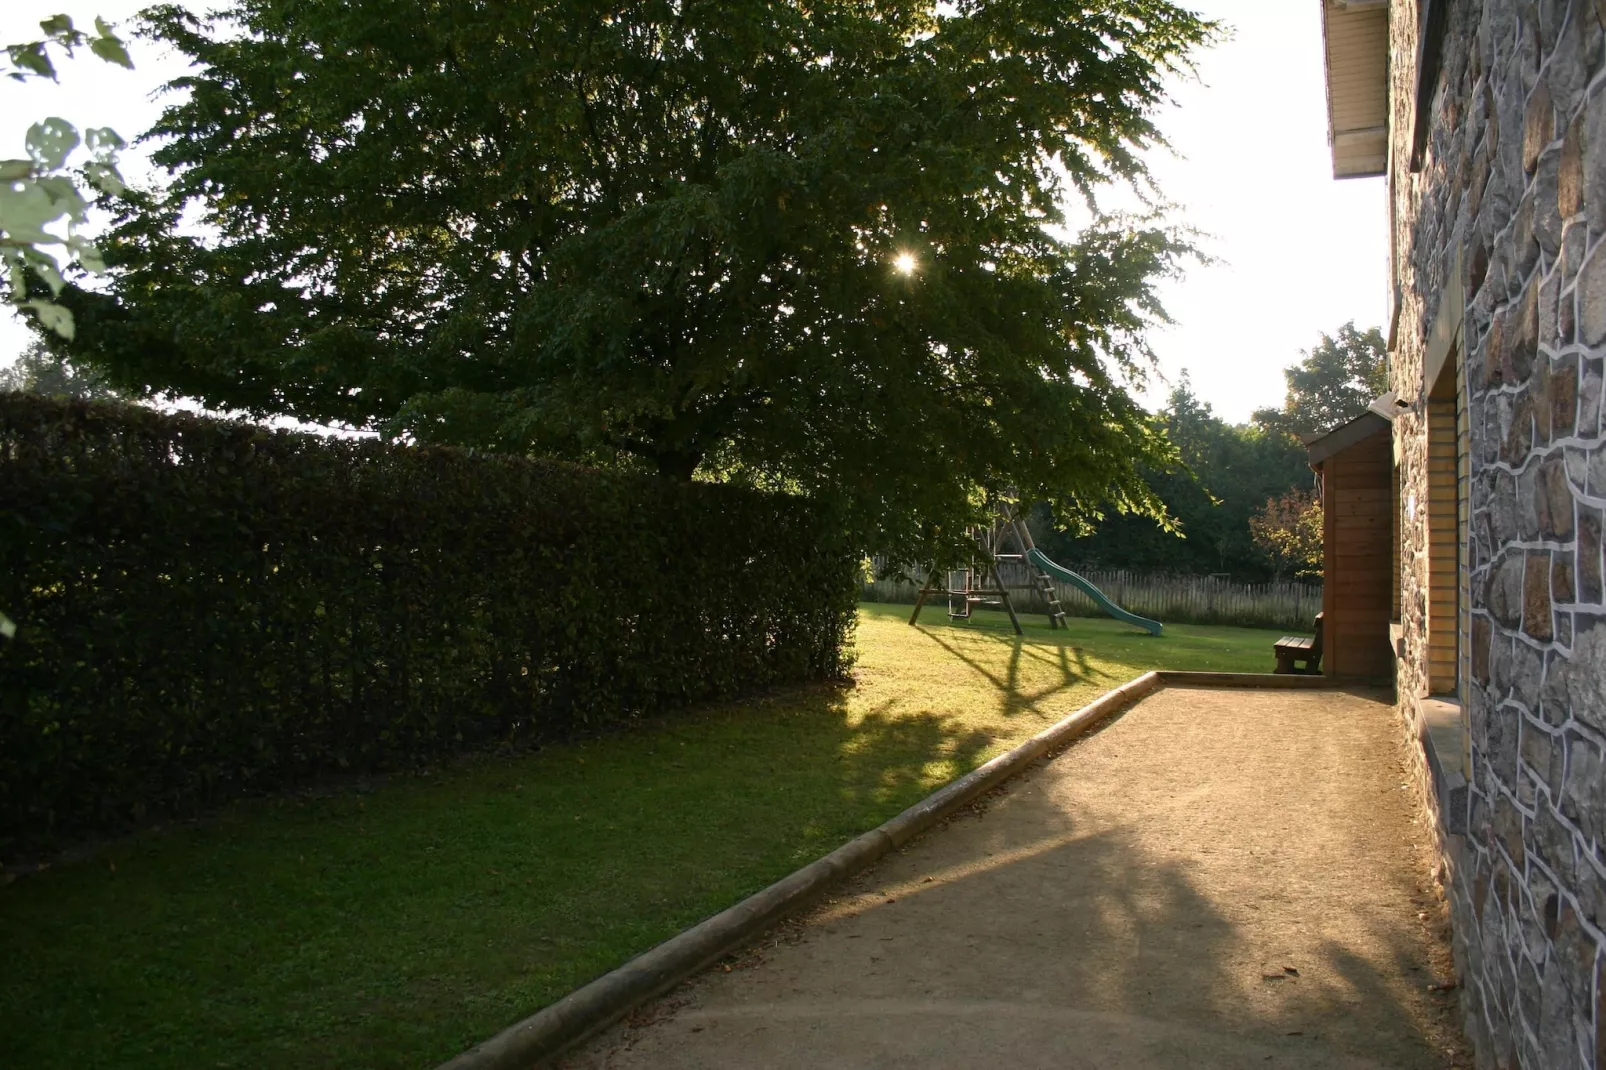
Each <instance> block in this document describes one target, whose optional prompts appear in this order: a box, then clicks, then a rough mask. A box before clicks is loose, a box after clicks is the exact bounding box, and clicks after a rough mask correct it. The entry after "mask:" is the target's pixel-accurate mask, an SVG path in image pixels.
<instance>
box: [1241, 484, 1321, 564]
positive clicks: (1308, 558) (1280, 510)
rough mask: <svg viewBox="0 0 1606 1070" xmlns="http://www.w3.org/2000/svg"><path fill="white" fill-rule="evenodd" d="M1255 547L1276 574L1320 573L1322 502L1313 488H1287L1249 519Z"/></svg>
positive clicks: (1268, 500)
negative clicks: (1306, 489) (1266, 559)
mask: <svg viewBox="0 0 1606 1070" xmlns="http://www.w3.org/2000/svg"><path fill="white" fill-rule="evenodd" d="M1249 531H1250V534H1251V535H1252V536H1253V538H1254V540H1255V546H1256V547H1258V548H1259V549H1260V551H1261V553H1263V554H1265V555H1266V557H1267V558H1268V559H1269V560H1270V561H1271V562H1272V563H1273V565H1274V566H1275V567H1276V569H1277V574H1278V575H1279V576H1281V575H1283V574H1284V573H1285V572H1288V571H1292V572H1293V573H1294V575H1296V576H1320V575H1321V574H1322V501H1321V498H1320V496H1319V495H1317V494H1316V492H1315V491H1297V490H1294V491H1289V492H1288V493H1287V494H1284V495H1281V496H1279V497H1276V498H1270V499H1267V501H1266V504H1265V505H1264V506H1262V507H1261V509H1260V510H1259V511H1258V512H1256V513H1255V515H1254V516H1252V517H1250V518H1249Z"/></svg>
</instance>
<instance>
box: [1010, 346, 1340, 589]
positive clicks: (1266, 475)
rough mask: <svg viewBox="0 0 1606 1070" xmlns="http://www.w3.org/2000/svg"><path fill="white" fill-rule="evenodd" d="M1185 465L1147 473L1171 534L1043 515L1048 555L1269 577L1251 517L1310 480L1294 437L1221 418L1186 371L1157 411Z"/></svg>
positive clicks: (1133, 523) (1109, 564)
mask: <svg viewBox="0 0 1606 1070" xmlns="http://www.w3.org/2000/svg"><path fill="white" fill-rule="evenodd" d="M1161 419H1162V421H1163V423H1164V427H1165V432H1166V434H1167V435H1168V436H1169V437H1170V439H1171V440H1172V441H1173V442H1175V443H1176V446H1177V449H1178V452H1179V454H1180V458H1181V462H1182V464H1181V466H1174V467H1170V468H1164V469H1155V470H1150V472H1149V473H1148V479H1149V483H1150V486H1152V487H1153V488H1154V491H1155V493H1156V494H1157V495H1158V496H1159V497H1160V499H1161V500H1162V501H1163V502H1164V503H1165V507H1166V510H1167V512H1168V513H1169V514H1170V515H1171V516H1173V517H1175V518H1176V522H1177V524H1176V530H1175V531H1166V530H1165V529H1164V528H1162V527H1161V526H1160V525H1159V524H1157V523H1155V521H1153V520H1152V519H1150V518H1148V517H1143V516H1119V515H1117V516H1109V517H1106V518H1104V519H1103V520H1101V521H1100V522H1099V523H1098V524H1097V525H1096V526H1094V527H1093V529H1092V530H1091V531H1086V530H1083V531H1078V530H1077V529H1076V528H1075V527H1073V526H1071V525H1064V524H1063V523H1062V524H1061V529H1060V530H1055V528H1054V525H1053V523H1052V520H1051V517H1050V515H1049V514H1048V513H1046V512H1043V511H1040V512H1039V514H1038V515H1037V517H1036V518H1035V520H1034V531H1036V530H1039V529H1041V530H1042V532H1043V534H1042V535H1041V536H1039V541H1041V542H1042V543H1043V549H1044V551H1045V552H1046V553H1048V555H1049V556H1050V557H1054V558H1056V559H1058V560H1061V561H1064V562H1065V563H1066V564H1068V565H1072V566H1073V567H1074V566H1075V565H1077V564H1080V565H1085V566H1087V567H1089V568H1124V569H1133V570H1136V571H1143V572H1175V573H1183V574H1188V575H1208V574H1211V573H1227V574H1229V575H1231V576H1232V577H1233V578H1234V579H1237V580H1243V581H1250V582H1254V581H1260V580H1265V579H1271V578H1272V577H1273V576H1274V575H1275V574H1276V569H1275V567H1272V566H1270V565H1269V563H1268V561H1267V559H1266V557H1265V556H1264V555H1263V554H1262V553H1261V552H1260V551H1259V550H1258V549H1257V548H1256V546H1255V544H1254V542H1253V540H1252V538H1251V535H1250V529H1249V519H1250V517H1251V516H1253V515H1254V513H1255V511H1256V510H1257V509H1259V508H1260V507H1261V506H1262V504H1263V503H1264V502H1265V501H1266V500H1267V499H1268V498H1272V497H1277V496H1279V495H1282V494H1284V493H1286V492H1288V491H1289V490H1291V489H1294V488H1300V487H1306V486H1309V485H1310V481H1311V473H1310V469H1309V467H1308V466H1307V465H1306V463H1305V451H1304V449H1303V448H1302V447H1301V446H1300V445H1299V443H1298V442H1296V441H1295V440H1294V439H1292V438H1290V437H1289V436H1287V435H1285V434H1282V433H1281V432H1277V431H1271V430H1267V429H1265V428H1263V427H1260V426H1257V425H1253V424H1250V425H1234V424H1229V423H1227V422H1226V421H1225V420H1222V419H1221V418H1220V417H1218V416H1216V415H1215V413H1214V412H1213V411H1211V408H1210V406H1209V405H1208V404H1206V403H1204V402H1201V401H1200V400H1199V398H1198V397H1197V396H1196V395H1195V394H1194V393H1193V388H1192V385H1191V384H1190V382H1189V380H1188V377H1187V375H1186V374H1184V375H1183V376H1182V380H1181V382H1180V383H1178V384H1177V386H1176V388H1175V389H1174V390H1173V391H1172V392H1171V397H1170V399H1169V401H1168V402H1167V404H1166V408H1165V409H1164V410H1163V411H1162V413H1161Z"/></svg>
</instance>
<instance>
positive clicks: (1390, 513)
mask: <svg viewBox="0 0 1606 1070" xmlns="http://www.w3.org/2000/svg"><path fill="white" fill-rule="evenodd" d="M1392 401H1393V399H1392V398H1387V397H1386V398H1380V399H1379V401H1378V403H1376V404H1374V405H1373V406H1372V408H1371V409H1369V410H1368V411H1367V412H1366V413H1364V414H1363V415H1361V416H1359V417H1357V418H1355V419H1354V420H1351V421H1350V422H1349V423H1346V424H1341V425H1339V426H1338V427H1335V428H1333V429H1332V430H1331V431H1328V432H1326V433H1324V434H1320V435H1315V436H1312V437H1310V438H1307V439H1306V440H1305V449H1306V451H1307V453H1308V454H1309V458H1310V466H1311V468H1312V469H1313V470H1315V472H1316V474H1317V476H1318V478H1319V481H1320V485H1321V497H1322V647H1323V654H1322V661H1323V663H1322V671H1323V673H1324V674H1325V675H1328V676H1342V677H1349V678H1353V679H1368V680H1371V679H1376V680H1392V679H1393V677H1394V651H1393V649H1392V648H1391V646H1390V638H1389V622H1390V621H1391V620H1393V619H1394V617H1395V612H1394V599H1395V593H1394V592H1395V590H1396V586H1395V578H1396V577H1395V573H1396V571H1397V569H1398V565H1397V562H1398V561H1399V553H1398V550H1397V546H1398V537H1399V536H1398V531H1397V524H1398V518H1397V516H1396V514H1397V512H1398V510H1397V509H1396V508H1395V505H1394V499H1395V489H1394V485H1395V484H1394V436H1393V434H1392V433H1391V431H1392V428H1393V423H1392V422H1391V421H1390V420H1389V419H1388V418H1387V417H1386V416H1384V415H1383V413H1385V412H1391V411H1392Z"/></svg>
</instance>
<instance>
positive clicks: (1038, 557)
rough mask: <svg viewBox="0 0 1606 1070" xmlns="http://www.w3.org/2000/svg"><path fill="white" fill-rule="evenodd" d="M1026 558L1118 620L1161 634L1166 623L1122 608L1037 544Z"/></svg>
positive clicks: (1150, 632) (1030, 549)
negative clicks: (1057, 562)
mask: <svg viewBox="0 0 1606 1070" xmlns="http://www.w3.org/2000/svg"><path fill="white" fill-rule="evenodd" d="M1026 560H1028V561H1030V562H1031V563H1032V564H1034V565H1036V566H1037V567H1038V568H1040V569H1042V570H1043V571H1044V572H1046V573H1048V574H1049V575H1050V576H1053V577H1054V578H1055V579H1057V580H1059V581H1060V582H1061V583H1068V584H1070V585H1071V586H1072V587H1075V588H1076V589H1077V590H1079V591H1081V592H1082V593H1083V594H1085V595H1087V596H1088V597H1089V598H1091V599H1093V602H1094V603H1095V604H1096V605H1097V606H1098V607H1099V608H1100V609H1102V610H1104V612H1106V613H1108V614H1109V615H1110V616H1112V617H1114V618H1115V619H1116V620H1120V621H1125V622H1126V623H1128V624H1135V625H1137V626H1138V627H1139V628H1143V629H1146V630H1147V631H1148V632H1149V634H1150V635H1159V634H1160V631H1161V629H1162V628H1164V627H1165V625H1163V624H1161V623H1160V622H1159V621H1157V620H1150V619H1149V618H1148V617H1140V616H1138V615H1137V614H1136V613H1128V612H1127V611H1126V610H1124V609H1122V608H1121V607H1120V606H1118V605H1116V604H1115V603H1114V602H1112V601H1110V600H1109V599H1108V598H1106V597H1105V596H1104V592H1103V591H1101V590H1099V589H1098V588H1097V587H1095V586H1093V585H1092V584H1091V583H1089V582H1087V581H1086V580H1084V579H1083V578H1082V577H1080V576H1078V575H1077V574H1076V573H1074V572H1072V571H1071V570H1070V569H1068V568H1065V567H1064V566H1062V565H1057V564H1055V563H1054V561H1053V559H1052V558H1050V557H1049V556H1048V555H1047V554H1045V553H1044V552H1043V551H1041V550H1039V549H1038V548H1037V547H1035V546H1032V547H1030V548H1028V549H1027V551H1026Z"/></svg>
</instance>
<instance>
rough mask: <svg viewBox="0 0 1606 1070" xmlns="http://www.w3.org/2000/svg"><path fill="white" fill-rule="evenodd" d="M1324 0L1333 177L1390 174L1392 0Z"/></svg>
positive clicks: (1328, 118) (1323, 33)
mask: <svg viewBox="0 0 1606 1070" xmlns="http://www.w3.org/2000/svg"><path fill="white" fill-rule="evenodd" d="M1320 2H1321V5H1322V43H1323V46H1324V51H1325V54H1326V59H1327V142H1328V144H1329V145H1330V146H1332V150H1333V177H1334V178H1366V177H1370V176H1373V175H1381V174H1385V173H1387V171H1388V158H1389V116H1388V109H1389V84H1388V68H1389V7H1388V0H1320Z"/></svg>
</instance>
